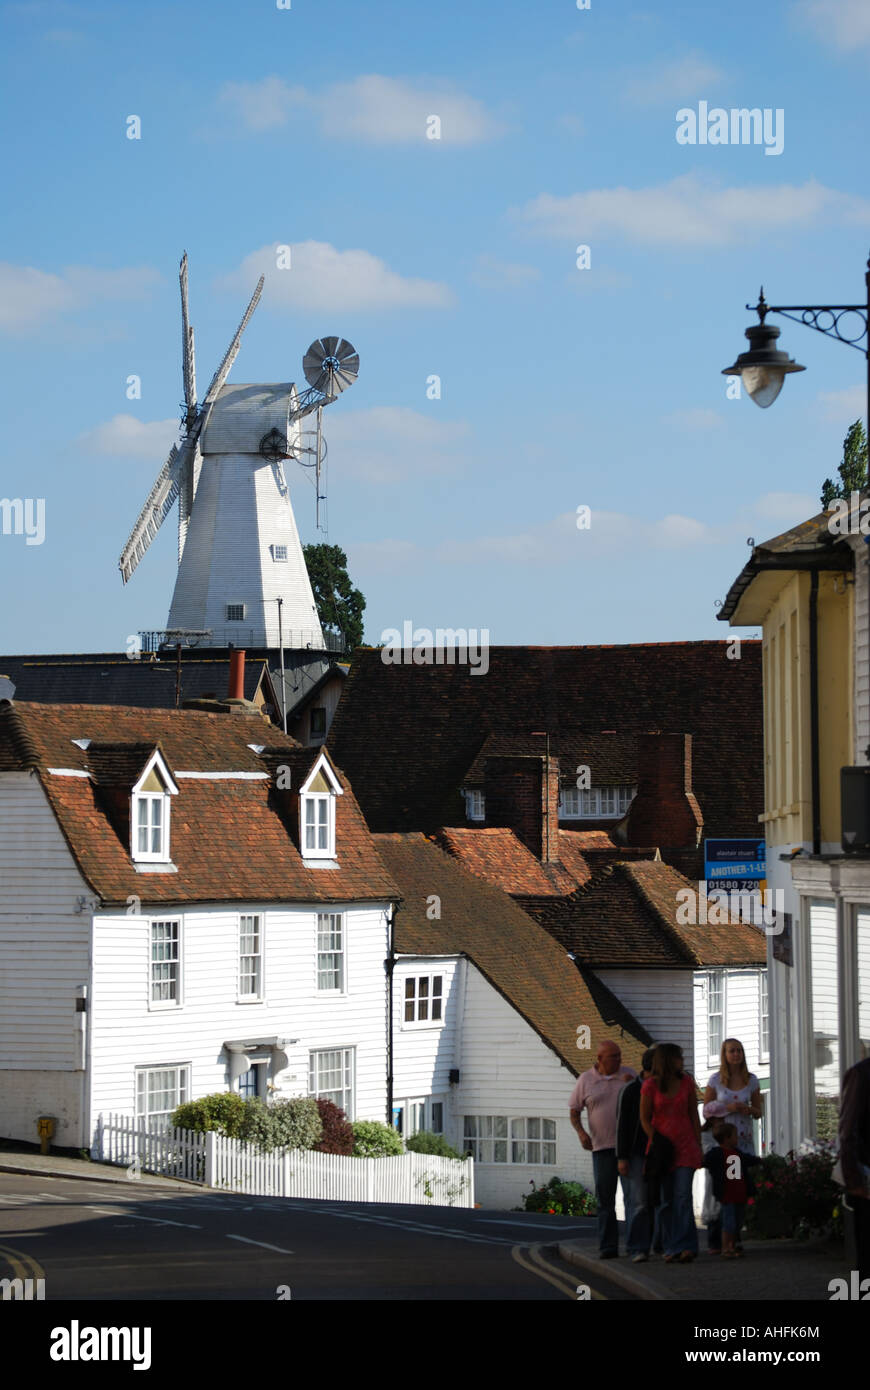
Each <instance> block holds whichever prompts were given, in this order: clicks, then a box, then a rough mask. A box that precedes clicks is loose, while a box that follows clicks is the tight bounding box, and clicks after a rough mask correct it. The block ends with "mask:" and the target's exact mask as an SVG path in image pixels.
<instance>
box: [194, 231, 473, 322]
mask: <svg viewBox="0 0 870 1390" xmlns="http://www.w3.org/2000/svg"><path fill="white" fill-rule="evenodd" d="M277 245H278V243H273V244H272V245H271V246H261V247H260V248H259V250H257V251H252V252H251V254H250V255H249V256H246V257H245V259H244V260H243V261H242V264H241V266H240V267H239V269H238V270H237V271H234V272H233V273H232V274H231V275H228V276H224V277H223V278H222V279H220V280H219V281H218V286H219V288H221V289H232V290H239V289H241V290H247V292H248V293H250V290H251V287H252V286H253V285H254V284H255V283H256V281H257V278H258V277H259V276H260V275H265V276H266V288H265V291H264V297H263V302H264V304H266V305H267V306H271V307H272V308H281V309H286V308H293V309H323V310H332V309H335V310H341V311H343V312H346V313H352V312H354V311H355V310H359V309H409V308H412V309H440V308H443V307H445V306H446V305H449V304H452V303H453V294H452V292H451V290H450V289H449V287H448V286H447V285H445V284H443V283H440V282H439V281H436V280H421V279H417V278H410V277H405V276H402V275H399V274H397V273H396V271H394V270H390V268H389V266H388V265H387V264H386V262H385V261H382V260H381V259H380V258H379V257H378V256H373V255H372V254H371V252H369V251H362V250H353V251H339V250H337V249H336V248H335V247H334V246H331V245H330V244H329V242H326V241H303V242H299V243H298V244H293V245H292V246H291V253H290V268H289V269H278V258H277Z"/></svg>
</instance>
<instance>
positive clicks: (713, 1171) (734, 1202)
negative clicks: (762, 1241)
mask: <svg viewBox="0 0 870 1390" xmlns="http://www.w3.org/2000/svg"><path fill="white" fill-rule="evenodd" d="M713 1137H714V1139H715V1140H716V1147H715V1148H713V1149H710V1150H709V1151H708V1152H707V1153H706V1154H705V1155H704V1167H705V1168H706V1169H707V1170H708V1171H709V1173H710V1176H711V1178H712V1179H713V1196H714V1197H715V1198H716V1201H717V1202H721V1204H722V1258H723V1259H728V1260H733V1259H735V1258H736V1257H739V1256H741V1255H742V1254H743V1248H742V1246H741V1245H740V1228H741V1226H742V1225H743V1217H744V1213H745V1211H746V1203H747V1201H748V1200H749V1198H750V1197H752V1196H753V1195H754V1193H755V1184H754V1183H753V1181H752V1174H751V1172H750V1169H751V1168H752V1167H753V1166H754V1165H756V1164H758V1163H760V1162H761V1159H760V1158H758V1157H757V1156H756V1155H755V1154H751V1153H749V1152H748V1151H747V1150H746V1149H738V1147H737V1126H736V1125H734V1124H731V1123H730V1122H729V1123H728V1124H718V1125H716V1127H715V1129H714V1130H713Z"/></svg>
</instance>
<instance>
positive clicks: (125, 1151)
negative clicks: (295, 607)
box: [91, 1114, 474, 1207]
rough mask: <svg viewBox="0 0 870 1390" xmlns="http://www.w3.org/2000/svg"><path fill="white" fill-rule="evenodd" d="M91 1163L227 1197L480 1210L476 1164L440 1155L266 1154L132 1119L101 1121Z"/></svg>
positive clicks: (300, 1151) (109, 1117) (250, 1146)
mask: <svg viewBox="0 0 870 1390" xmlns="http://www.w3.org/2000/svg"><path fill="white" fill-rule="evenodd" d="M91 1157H92V1158H94V1159H97V1160H99V1161H102V1162H103V1163H113V1164H121V1165H123V1166H124V1167H126V1168H127V1170H128V1175H129V1176H130V1177H131V1178H136V1177H138V1176H139V1175H140V1174H141V1173H143V1172H145V1173H157V1174H161V1175H162V1176H163V1177H169V1178H182V1179H185V1180H186V1181H188V1182H198V1183H203V1184H204V1185H205V1186H206V1187H211V1188H216V1189H217V1190H219V1191H223V1192H243V1193H247V1194H248V1195H250V1196H260V1197H296V1198H308V1199H311V1200H315V1201H316V1200H320V1201H331V1202H397V1203H413V1204H416V1205H425V1206H436V1207H473V1206H474V1163H473V1161H472V1160H471V1159H470V1158H469V1159H455V1158H441V1157H440V1156H438V1155H435V1154H420V1153H404V1154H399V1155H396V1156H395V1157H391V1158H349V1157H345V1156H344V1155H342V1154H322V1153H314V1152H313V1151H311V1150H308V1149H291V1150H275V1151H273V1152H272V1153H264V1152H263V1151H262V1150H261V1149H258V1148H257V1147H256V1146H255V1145H254V1144H245V1143H243V1142H242V1141H241V1140H239V1139H227V1138H225V1137H224V1136H223V1135H221V1134H213V1133H208V1134H198V1133H195V1132H193V1131H191V1130H181V1129H168V1128H167V1129H155V1128H149V1127H147V1126H146V1125H144V1124H143V1123H142V1122H140V1121H137V1120H134V1119H133V1118H132V1117H131V1116H127V1115H114V1114H111V1115H101V1116H100V1119H99V1121H98V1124H97V1132H96V1135H95V1137H94V1144H93V1146H92V1148H91Z"/></svg>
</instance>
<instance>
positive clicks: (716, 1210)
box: [701, 1175, 722, 1226]
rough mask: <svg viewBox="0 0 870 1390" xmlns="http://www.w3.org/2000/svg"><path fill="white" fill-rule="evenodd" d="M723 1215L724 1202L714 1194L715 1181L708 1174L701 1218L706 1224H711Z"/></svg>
mask: <svg viewBox="0 0 870 1390" xmlns="http://www.w3.org/2000/svg"><path fill="white" fill-rule="evenodd" d="M721 1215H722V1203H721V1202H720V1201H718V1200H717V1198H716V1197H714V1196H713V1183H712V1179H711V1178H710V1177H709V1175H708V1179H707V1189H706V1191H705V1193H704V1201H703V1203H702V1206H701V1220H702V1221H703V1223H704V1225H705V1226H710V1225H711V1224H712V1223H713V1222H714V1221H718V1220H719V1217H720V1216H721Z"/></svg>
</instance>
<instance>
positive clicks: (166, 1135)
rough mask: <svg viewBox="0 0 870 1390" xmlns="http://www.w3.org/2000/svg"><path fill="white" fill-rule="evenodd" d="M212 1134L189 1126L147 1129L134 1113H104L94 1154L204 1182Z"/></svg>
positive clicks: (136, 1169) (107, 1160)
mask: <svg viewBox="0 0 870 1390" xmlns="http://www.w3.org/2000/svg"><path fill="white" fill-rule="evenodd" d="M208 1138H209V1135H207V1134H197V1133H196V1131H195V1130H190V1129H160V1130H154V1129H147V1128H146V1127H145V1125H144V1124H142V1122H141V1121H139V1120H135V1119H134V1118H133V1117H132V1115H101V1116H100V1118H99V1120H98V1122H97V1132H96V1136H95V1139H94V1143H93V1144H92V1146H91V1157H92V1158H95V1159H98V1160H100V1161H101V1162H103V1163H120V1164H123V1165H124V1166H125V1167H127V1168H129V1169H130V1170H131V1172H130V1176H131V1177H135V1175H136V1173H137V1172H146V1173H161V1174H162V1175H163V1176H164V1177H167V1178H183V1179H185V1180H186V1181H187V1182H204V1181H205V1178H206V1170H207V1166H208V1165H207V1152H208V1145H207V1142H206V1141H207V1140H208Z"/></svg>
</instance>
